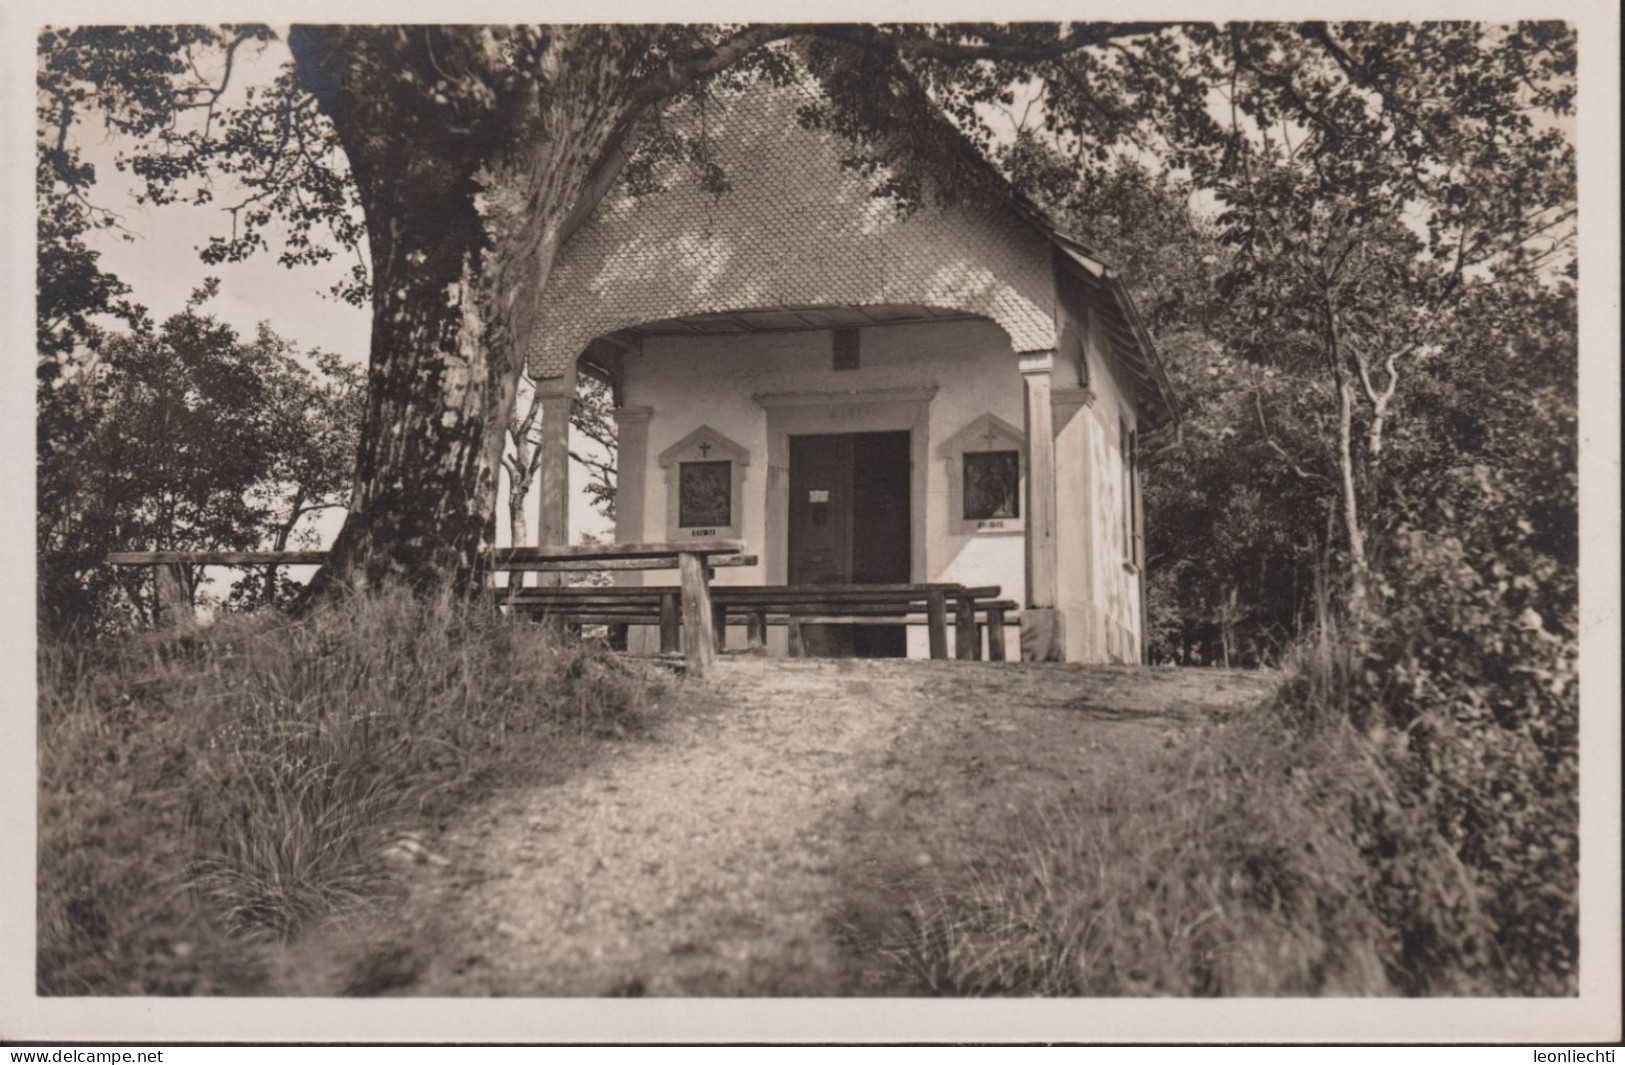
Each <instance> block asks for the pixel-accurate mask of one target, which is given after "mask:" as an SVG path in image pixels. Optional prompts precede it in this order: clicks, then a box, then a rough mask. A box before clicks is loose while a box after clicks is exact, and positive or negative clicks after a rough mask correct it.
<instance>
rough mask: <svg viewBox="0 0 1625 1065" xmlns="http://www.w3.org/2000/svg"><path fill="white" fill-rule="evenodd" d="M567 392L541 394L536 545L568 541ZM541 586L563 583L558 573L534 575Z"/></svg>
mask: <svg viewBox="0 0 1625 1065" xmlns="http://www.w3.org/2000/svg"><path fill="white" fill-rule="evenodd" d="M572 398H573V397H572V396H571V395H570V394H568V393H559V394H554V395H546V396H543V397H542V441H541V448H542V456H541V459H542V460H541V464H540V467H539V469H538V474H539V476H538V479H539V480H540V481H541V493H540V495H541V503H540V504H539V505H538V507H537V512H536V545H537V546H538V547H565V546H568V545H569V543H570V401H571V399H572ZM537 576H538V578H539V583H540V584H542V585H543V586H557V585H560V584H563V583H564V581H563V576H564V575H563V574H561V573H540V574H538V575H537Z"/></svg>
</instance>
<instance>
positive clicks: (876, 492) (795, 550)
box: [789, 432, 911, 657]
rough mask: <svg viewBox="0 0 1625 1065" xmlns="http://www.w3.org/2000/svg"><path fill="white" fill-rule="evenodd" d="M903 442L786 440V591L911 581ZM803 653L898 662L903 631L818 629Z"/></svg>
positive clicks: (893, 435)
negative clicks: (808, 586) (810, 586)
mask: <svg viewBox="0 0 1625 1065" xmlns="http://www.w3.org/2000/svg"><path fill="white" fill-rule="evenodd" d="M909 462H910V459H909V434H908V433H907V432H888V433H838V434H836V433H832V434H827V435H818V436H792V437H791V438H790V522H789V526H790V543H789V560H790V565H789V579H790V583H791V584H902V583H907V582H908V580H909V577H910V570H911V566H910V526H909V523H910V514H909V482H910V478H909ZM803 635H804V639H805V644H806V649H807V653H808V654H809V655H816V656H822V657H848V656H858V657H901V656H902V655H903V654H904V653H905V651H906V648H907V633H906V631H905V630H904V629H903V628H902V627H901V626H895V625H893V626H884V625H865V626H852V625H821V626H807V627H806V629H805V630H804V633H803Z"/></svg>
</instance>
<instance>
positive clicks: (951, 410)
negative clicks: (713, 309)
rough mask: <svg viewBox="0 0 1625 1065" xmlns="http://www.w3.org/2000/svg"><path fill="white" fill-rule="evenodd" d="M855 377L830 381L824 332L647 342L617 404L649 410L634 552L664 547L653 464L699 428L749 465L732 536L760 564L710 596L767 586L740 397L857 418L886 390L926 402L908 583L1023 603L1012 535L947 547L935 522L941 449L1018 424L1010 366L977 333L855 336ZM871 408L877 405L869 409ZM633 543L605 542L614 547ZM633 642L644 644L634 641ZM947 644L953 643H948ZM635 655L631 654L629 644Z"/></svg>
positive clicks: (1011, 359)
mask: <svg viewBox="0 0 1625 1065" xmlns="http://www.w3.org/2000/svg"><path fill="white" fill-rule="evenodd" d="M860 352H861V355H860V362H861V366H860V368H859V369H857V370H850V371H835V370H833V369H832V368H831V357H832V337H831V334H830V332H828V331H808V332H789V333H756V334H724V335H717V336H710V337H701V336H694V337H688V336H651V337H646V338H645V339H644V343H643V352H642V354H641V355H635V356H629V357H628V358H627V360H626V363H625V366H624V375H625V376H624V380H623V399H622V402H623V403H624V404H625V405H627V406H641V407H648V408H651V410H652V413H651V414H650V416H649V420H648V426H647V432H648V438H647V439H648V442H647V445H646V448H645V459H644V483H645V488H644V500H643V507H642V514H643V517H642V522H641V526H640V528H639V529H638V530H636V532H637V533H638V534H639V535H640V537H641V538H642V539H647V540H663V539H666V538H667V534H668V530H667V528H666V520H667V519H666V514H667V491H668V489H667V471H666V470H665V469H663V468H661V466H660V465H659V459H658V456H659V455H660V453H661V452H662V451H664V450H665V449H667V448H669V447H670V446H671V445H672V444H674V443H676V442H677V441H679V440H681V439H682V438H683V437H685V436H687V435H688V434H689V433H691V432H693V431H694V430H696V429H698V428H699V427H701V426H702V425H704V426H709V427H710V428H712V429H713V430H715V431H716V432H718V433H721V434H722V435H724V436H726V437H728V438H729V439H731V440H733V441H734V442H735V443H737V444H739V445H741V446H742V447H744V448H745V449H746V450H747V451H748V452H749V453H750V456H751V461H750V465H749V466H748V467H746V470H745V477H744V482H743V485H742V487H741V494H742V497H743V515H742V517H743V528H742V529H741V536H742V538H743V539H744V541H745V542H746V544H747V545H748V549H749V550H750V552H751V553H753V554H756V555H757V556H758V557H759V558H760V559H761V560H762V561H761V564H759V565H757V566H754V567H728V568H721V569H718V570H717V571H716V583H717V584H719V585H745V584H761V583H764V582H765V581H766V580H767V579H768V574H767V562H768V559H769V556H770V554H771V553H773V552H774V551H778V552H783V550H784V545H782V544H779V545H772V544H769V543H768V542H767V535H768V523H767V513H766V510H767V498H768V482H769V468H768V451H769V439H768V421H769V418H768V411H767V410H766V409H764V407H763V406H762V405H761V404H759V403H758V402H757V401H756V400H755V399H754V398H753V397H754V396H756V395H760V394H767V395H772V394H781V393H802V392H811V393H856V394H857V395H855V396H853V397H851V399H852V403H851V404H850V408H851V410H852V411H853V412H856V411H859V410H860V409H861V408H862V407H863V406H864V405H865V404H864V403H863V396H862V394H863V393H874V392H883V390H888V389H903V390H915V389H922V388H927V389H928V388H933V387H934V388H935V389H936V391H935V394H934V395H933V396H932V398H931V400H930V403H929V407H928V416H927V419H926V435H927V440H926V455H927V459H926V462H927V469H926V477H925V484H926V492H925V498H924V504H923V507H922V506H917V507H916V508H915V514H916V515H917V516H923V518H924V523H925V535H924V537H923V549H924V559H923V565H921V566H919V567H917V569H916V573H917V574H923V578H922V579H924V580H930V581H957V582H961V583H964V584H967V585H984V584H995V585H998V586H999V587H1000V588H1001V589H1002V594H1003V596H1004V597H1005V598H1007V599H1014V600H1018V601H1020V600H1022V599H1023V598H1024V594H1025V588H1024V568H1025V563H1024V552H1023V539H1022V535H1021V534H1020V532H978V533H965V534H955V533H953V532H952V530H951V528H950V521H949V513H948V509H949V507H950V505H951V499H952V493H951V482H950V468H949V466H950V460H949V459H948V457H947V456H945V455H943V454H942V453H941V449H940V445H942V444H943V443H944V442H945V441H947V440H948V439H949V438H950V437H952V436H953V435H954V434H956V433H958V432H959V431H960V430H961V429H963V428H964V427H965V426H967V425H968V424H969V423H971V422H973V421H975V420H976V419H978V418H981V417H982V416H984V415H987V414H992V415H995V416H996V417H998V418H1001V419H1003V420H1005V421H1006V422H1009V423H1011V424H1012V425H1015V426H1020V425H1021V423H1022V383H1021V376H1020V374H1019V373H1018V372H1017V369H1016V356H1015V354H1014V352H1013V351H1012V350H1011V347H1010V342H1009V339H1008V337H1007V336H1006V335H1005V333H1004V332H1003V331H1002V330H1001V329H999V328H998V327H997V326H996V325H994V324H993V323H991V322H988V321H985V320H972V321H951V322H937V323H922V324H917V325H898V326H882V327H874V328H864V329H863V330H862V332H861V335H860ZM874 398H877V399H878V398H883V395H882V396H879V397H874ZM847 417H851V418H858V420H857V421H846V420H843V415H842V411H841V410H837V411H836V412H835V414H834V416H833V417H832V418H831V419H830V420H828V421H827V423H826V424H827V431H828V432H831V433H840V432H852V431H871V430H873V429H876V428H898V429H901V428H907V427H908V426H907V425H904V424H898V425H896V426H879V427H877V426H876V425H874V424H872V423H869V422H865V421H862V419H861V416H859V415H858V414H855V413H854V414H848V415H847ZM632 532H633V530H631V529H628V530H627V531H626V532H622V531H621V530H620V529H617V533H616V535H617V538H620V539H627V538H629V537H630V535H631V534H632ZM666 579H668V576H667V575H663V574H658V573H656V574H650V575H648V576H647V577H646V578H645V580H644V582H645V583H660V582H662V581H664V580H666ZM768 636H769V650H770V651H771V652H773V653H776V654H782V653H784V651H785V633H784V630H782V629H772V630H770V631H769V634H768ZM639 638H641V639H645V640H647V639H651V638H652V637H650V636H649V635H648V634H640V637H639ZM743 639H744V632H743V629H742V628H740V629H738V630H737V631H736V630H735V629H734V628H732V627H730V630H729V633H728V641H729V645H730V646H739V645H740V644H741V643H742V642H743ZM1018 639H1019V631H1018V629H1017V628H1016V627H1015V626H1013V625H1012V626H1010V627H1009V629H1008V630H1007V640H1006V645H1007V646H1008V647H1010V648H1011V649H1012V650H1013V649H1014V648H1015V647H1016V646H1017V641H1018ZM950 640H952V633H950ZM634 646H640V645H637V644H634ZM926 653H927V647H926V633H925V631H924V629H923V627H921V628H916V627H910V630H909V654H910V656H911V657H925V656H926Z"/></svg>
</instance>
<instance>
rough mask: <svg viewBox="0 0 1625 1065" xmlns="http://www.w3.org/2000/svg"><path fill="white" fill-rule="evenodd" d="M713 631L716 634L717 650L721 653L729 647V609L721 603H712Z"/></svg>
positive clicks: (713, 601)
mask: <svg viewBox="0 0 1625 1065" xmlns="http://www.w3.org/2000/svg"><path fill="white" fill-rule="evenodd" d="M711 631H712V632H713V633H715V634H716V640H717V650H718V651H719V652H720V651H722V650H724V649H726V648H727V646H728V608H727V607H725V606H723V605H722V604H721V603H719V602H717V601H715V600H712V601H711Z"/></svg>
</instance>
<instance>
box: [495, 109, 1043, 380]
mask: <svg viewBox="0 0 1625 1065" xmlns="http://www.w3.org/2000/svg"><path fill="white" fill-rule="evenodd" d="M804 91H805V90H802V89H797V88H790V89H770V88H764V87H760V86H758V87H754V88H751V89H749V90H746V91H744V92H742V93H733V94H729V95H725V96H713V97H712V98H711V101H710V103H709V105H708V107H707V114H706V129H707V134H708V137H707V140H708V143H709V146H710V152H711V156H712V158H713V159H714V160H715V162H716V163H717V164H718V166H720V168H721V171H722V174H723V175H724V177H725V179H726V181H727V183H728V185H729V188H728V189H727V190H726V191H724V192H723V193H722V194H721V195H714V194H713V193H711V192H709V191H707V190H705V189H704V188H702V187H701V182H700V179H699V175H698V173H697V170H696V168H694V167H676V166H674V167H672V168H670V173H669V181H668V183H667V185H666V187H665V189H664V190H663V191H659V192H653V193H645V194H643V195H633V194H632V193H631V192H630V191H629V189H628V187H627V185H626V183H625V182H624V181H623V182H622V183H620V184H618V185H617V186H616V187H615V188H613V189H611V191H610V193H609V194H608V195H607V196H606V197H605V198H604V201H603V202H602V203H601V204H600V205H599V206H598V209H597V210H596V211H595V212H594V214H593V215H592V217H590V218H589V219H588V220H587V222H586V223H585V224H584V225H583V226H582V227H581V229H580V230H579V231H578V232H577V233H576V234H575V236H574V237H573V238H572V239H571V241H570V243H569V244H567V245H566V246H565V248H564V249H563V251H562V252H561V253H560V255H559V258H558V261H557V262H556V263H555V264H554V268H553V273H552V276H551V278H550V279H549V282H548V286H547V290H546V292H545V294H544V297H543V298H544V301H545V306H544V307H543V309H542V312H541V315H540V322H539V323H538V327H537V330H536V333H535V335H534V338H533V340H532V342H531V345H530V349H529V351H528V353H527V357H528V362H529V365H530V369H531V372H532V373H533V374H534V375H536V376H538V377H543V378H546V377H557V376H559V375H561V374H562V373H563V372H564V370H565V368H566V367H568V365H569V364H570V361H571V360H573V359H575V358H576V357H577V356H578V355H579V354H580V353H581V352H582V351H583V350H584V349H585V348H586V346H587V345H588V344H589V343H590V342H591V341H592V340H593V339H594V338H595V337H598V336H602V335H603V334H606V333H611V332H614V331H616V330H619V329H625V328H629V327H631V326H635V325H638V324H640V323H643V322H649V321H656V320H660V319H667V318H676V317H680V316H683V315H689V314H700V313H706V312H722V311H738V310H757V309H768V308H774V307H818V306H877V305H882V304H906V305H917V306H928V307H937V308H942V309H947V310H955V311H962V312H966V313H971V314H979V315H984V316H986V317H988V318H990V319H992V320H993V321H994V322H996V323H998V324H999V325H1000V326H1001V327H1002V328H1003V329H1004V331H1005V332H1006V333H1007V334H1009V336H1010V343H1011V347H1012V348H1013V349H1014V350H1016V351H1018V352H1022V351H1042V350H1046V349H1049V348H1053V347H1054V346H1055V343H1056V338H1055V315H1054V301H1055V293H1054V282H1053V274H1052V266H1051V250H1050V244H1049V241H1048V240H1047V239H1046V238H1045V236H1044V235H1043V234H1042V233H1041V232H1039V231H1037V230H1035V228H1034V227H1033V226H1032V225H1031V224H1030V223H1029V222H1027V221H1024V220H1023V219H1022V218H1020V217H1019V216H1018V215H1017V213H1016V212H1015V211H1014V210H1012V209H1011V208H1010V207H1008V206H1006V205H1002V204H990V205H988V206H985V207H948V208H943V207H937V206H924V207H920V208H918V209H917V210H916V211H915V212H914V213H912V214H910V215H908V216H907V217H899V215H898V212H897V209H896V207H895V206H894V205H893V203H892V202H891V201H888V200H885V199H879V198H876V197H875V196H873V195H872V189H873V188H875V186H876V183H877V182H878V180H879V179H878V178H876V177H866V176H862V175H859V174H857V173H855V172H853V171H851V170H847V169H843V168H842V166H841V163H840V160H841V155H842V151H843V148H844V144H843V143H842V142H841V141H840V140H839V135H838V134H834V133H829V132H821V131H812V130H807V129H804V128H802V127H801V126H800V125H799V124H798V123H797V121H796V114H795V112H796V107H797V106H798V104H799V103H800V102H801V101H802V99H803V96H802V95H801V94H802V93H803V92H804ZM693 112H694V109H693V108H692V107H691V108H690V112H689V113H688V114H686V115H685V114H681V113H680V114H678V115H675V116H673V117H672V118H671V119H669V120H668V121H670V122H672V123H681V122H684V121H689V122H693V121H695V120H696V115H695V114H694V113H693Z"/></svg>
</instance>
